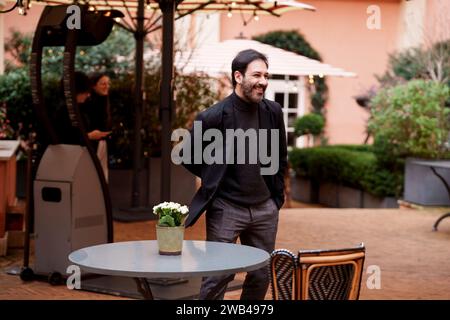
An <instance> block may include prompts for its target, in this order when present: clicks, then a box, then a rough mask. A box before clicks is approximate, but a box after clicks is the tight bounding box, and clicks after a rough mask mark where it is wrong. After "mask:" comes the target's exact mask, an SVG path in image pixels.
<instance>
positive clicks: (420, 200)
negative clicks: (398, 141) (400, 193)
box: [404, 158, 450, 206]
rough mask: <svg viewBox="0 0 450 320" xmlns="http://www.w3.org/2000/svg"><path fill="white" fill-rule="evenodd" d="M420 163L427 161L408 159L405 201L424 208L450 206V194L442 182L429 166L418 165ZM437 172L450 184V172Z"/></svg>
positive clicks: (444, 170) (442, 170) (441, 170)
mask: <svg viewBox="0 0 450 320" xmlns="http://www.w3.org/2000/svg"><path fill="white" fill-rule="evenodd" d="M419 161H425V160H424V159H417V158H408V159H406V165H405V182H404V190H405V191H404V192H405V194H404V199H405V200H406V201H407V202H412V203H416V204H420V205H424V206H450V198H449V194H448V192H447V190H446V189H445V186H444V184H443V183H442V181H441V180H440V179H439V178H438V177H437V176H436V175H435V174H434V173H433V172H432V171H431V169H430V167H429V166H426V165H422V164H419V163H417V162H419ZM426 161H430V160H426ZM436 161H437V160H436ZM437 171H438V173H439V174H440V175H442V176H443V178H444V179H445V181H448V182H450V170H447V169H437Z"/></svg>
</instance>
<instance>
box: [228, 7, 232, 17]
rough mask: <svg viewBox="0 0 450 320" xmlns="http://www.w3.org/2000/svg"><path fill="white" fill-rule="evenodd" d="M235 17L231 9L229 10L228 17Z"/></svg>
mask: <svg viewBox="0 0 450 320" xmlns="http://www.w3.org/2000/svg"><path fill="white" fill-rule="evenodd" d="M232 16H233V13H231V8H230V9H228V13H227V17H228V18H231V17H232Z"/></svg>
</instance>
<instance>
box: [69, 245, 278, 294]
mask: <svg viewBox="0 0 450 320" xmlns="http://www.w3.org/2000/svg"><path fill="white" fill-rule="evenodd" d="M69 260H70V261H71V262H72V263H74V264H75V265H78V266H79V267H80V268H81V269H82V270H84V271H87V272H92V273H97V274H102V275H110V276H125V277H132V278H134V279H135V281H136V283H137V285H138V290H139V291H140V292H141V294H142V295H143V296H144V298H146V299H153V294H152V292H151V288H150V285H149V284H148V282H147V281H146V279H148V278H180V277H204V276H218V275H226V274H234V273H237V272H248V271H253V270H257V269H260V268H262V267H264V266H266V265H267V264H268V263H269V260H270V255H269V253H267V252H266V251H264V250H261V249H258V248H254V247H250V246H245V245H240V244H233V243H223V242H212V241H191V240H185V241H183V250H182V254H181V255H179V256H164V255H160V254H159V253H158V243H157V241H156V240H147V241H127V242H115V243H107V244H101V245H96V246H91V247H86V248H83V249H79V250H76V251H74V252H72V253H71V254H70V255H69ZM214 294H215V292H213V293H211V296H214Z"/></svg>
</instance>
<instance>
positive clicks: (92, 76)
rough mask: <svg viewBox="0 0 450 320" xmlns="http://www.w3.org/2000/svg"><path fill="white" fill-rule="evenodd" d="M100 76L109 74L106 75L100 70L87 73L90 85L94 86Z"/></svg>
mask: <svg viewBox="0 0 450 320" xmlns="http://www.w3.org/2000/svg"><path fill="white" fill-rule="evenodd" d="M102 77H108V78H109V75H107V74H106V73H102V72H94V73H91V74H89V80H90V81H91V85H92V86H93V87H94V86H95V85H96V84H97V82H98V81H99V80H100V79H101V78H102Z"/></svg>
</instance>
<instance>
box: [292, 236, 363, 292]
mask: <svg viewBox="0 0 450 320" xmlns="http://www.w3.org/2000/svg"><path fill="white" fill-rule="evenodd" d="M364 259H365V247H364V244H363V243H361V244H360V245H359V246H357V247H354V248H347V249H335V250H300V251H299V252H298V261H297V264H298V279H299V280H298V284H299V286H298V287H297V289H298V290H297V292H296V295H297V298H298V299H300V300H357V299H358V298H359V291H360V287H361V277H362V271H363V267H364Z"/></svg>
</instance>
